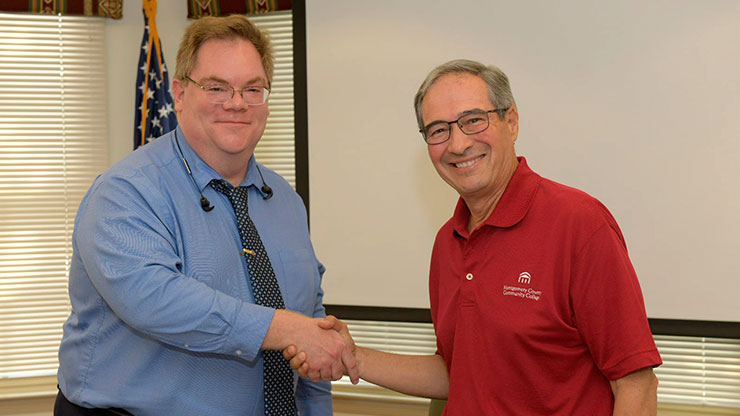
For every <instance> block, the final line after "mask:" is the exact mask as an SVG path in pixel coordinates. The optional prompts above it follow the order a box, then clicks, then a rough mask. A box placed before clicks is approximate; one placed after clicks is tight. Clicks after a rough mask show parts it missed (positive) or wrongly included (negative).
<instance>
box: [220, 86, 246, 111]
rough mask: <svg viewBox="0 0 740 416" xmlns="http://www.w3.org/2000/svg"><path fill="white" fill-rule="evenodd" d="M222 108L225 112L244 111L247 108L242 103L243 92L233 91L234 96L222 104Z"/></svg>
mask: <svg viewBox="0 0 740 416" xmlns="http://www.w3.org/2000/svg"><path fill="white" fill-rule="evenodd" d="M223 107H224V109H226V110H246V109H247V107H249V106H248V105H247V104H246V103H245V102H244V95H243V90H242V91H239V90H234V95H233V96H231V99H230V100H229V101H226V102H225V103H223Z"/></svg>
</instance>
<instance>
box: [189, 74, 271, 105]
mask: <svg viewBox="0 0 740 416" xmlns="http://www.w3.org/2000/svg"><path fill="white" fill-rule="evenodd" d="M185 79H186V80H188V81H190V82H192V83H193V84H195V86H196V87H198V88H200V89H202V90H203V91H205V93H206V97H207V98H208V101H210V102H212V103H213V104H224V103H226V102H229V101H231V99H232V98H234V93H236V91H239V95H241V96H242V100H243V101H244V102H245V103H246V104H248V105H253V106H257V105H262V104H264V103H266V102H267V97H269V96H270V90H269V89H268V88H267V87H261V86H252V87H244V88H242V89H236V88H234V87H232V86H231V85H229V84H227V83H225V82H218V81H208V82H207V83H206V84H205V85H202V84H200V83H199V82H197V81H195V80H194V79H192V78H190V77H189V76H187V75H186V76H185Z"/></svg>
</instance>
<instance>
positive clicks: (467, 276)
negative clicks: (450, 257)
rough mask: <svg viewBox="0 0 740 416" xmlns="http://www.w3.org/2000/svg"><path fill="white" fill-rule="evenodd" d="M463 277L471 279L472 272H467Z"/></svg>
mask: <svg viewBox="0 0 740 416" xmlns="http://www.w3.org/2000/svg"><path fill="white" fill-rule="evenodd" d="M465 278H466V279H468V280H473V273H468V274H466V275H465Z"/></svg>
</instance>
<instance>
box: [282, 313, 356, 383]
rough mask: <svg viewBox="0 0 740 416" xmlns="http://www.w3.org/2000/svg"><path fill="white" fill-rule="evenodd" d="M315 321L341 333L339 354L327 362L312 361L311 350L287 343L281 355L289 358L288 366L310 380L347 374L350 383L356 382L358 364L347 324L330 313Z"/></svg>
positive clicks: (320, 325) (330, 378) (323, 327)
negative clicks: (341, 340) (342, 344)
mask: <svg viewBox="0 0 740 416" xmlns="http://www.w3.org/2000/svg"><path fill="white" fill-rule="evenodd" d="M317 322H318V326H319V328H321V329H323V330H335V331H337V332H338V333H339V335H341V337H342V339H343V343H344V344H345V345H346V348H344V349H343V350H342V353H341V356H340V357H337V358H338V359H337V360H335V361H334V362H331V363H327V362H326V360H323V361H322V360H318V361H313V360H312V356H313V353H311V351H307V350H306V349H299V348H298V347H297V346H295V345H289V346H288V347H287V348H285V349H284V350H283V357H285V359H286V360H290V367H291V368H293V369H294V370H298V375H299V376H301V377H308V378H310V379H311V380H312V381H320V380H323V381H335V380H339V379H340V378H342V376H343V375H347V376H349V378H350V380H351V381H352V384H357V383H358V382H359V380H360V376H359V366H358V365H357V360H356V359H355V342H354V340H353V339H352V336H350V334H349V329H348V328H347V324H345V323H344V322H342V321H340V320H339V319H337V318H336V317H335V316H332V315H329V316H327V317H326V318H323V319H319V320H318V321H317Z"/></svg>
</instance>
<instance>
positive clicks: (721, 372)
mask: <svg viewBox="0 0 740 416" xmlns="http://www.w3.org/2000/svg"><path fill="white" fill-rule="evenodd" d="M345 322H346V323H347V326H348V327H349V330H350V332H351V333H352V336H353V338H354V340H355V343H356V344H357V345H361V346H364V347H369V348H374V349H378V350H382V351H387V352H395V353H399V354H434V352H435V351H436V350H437V345H436V336H435V334H434V327H433V326H432V324H428V323H399V322H381V321H359V320H346V321H345ZM654 338H655V343H656V345H657V346H658V351H660V355H661V356H662V358H663V365H661V366H660V367H657V368H656V369H655V374H656V375H657V377H658V381H659V384H658V401H659V402H660V403H677V404H687V405H697V406H715V407H726V408H737V409H740V340H738V339H725V338H701V337H683V336H667V335H655V336H654ZM334 384H335V385H337V386H339V387H340V389H338V390H340V391H341V394H342V395H343V396H348V397H352V396H353V395H354V396H355V397H357V398H367V397H373V396H374V397H376V398H378V399H381V398H382V399H384V400H398V401H410V400H414V399H413V398H410V397H402V396H389V395H388V394H387V393H384V392H383V391H382V390H383V389H380V388H375V389H372V387H373V386H374V385H372V384H371V383H368V382H366V381H360V383H359V384H358V385H352V383H351V382H350V381H349V378H348V377H343V378H342V379H341V380H339V381H336V382H334ZM389 397H391V399H389Z"/></svg>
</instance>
